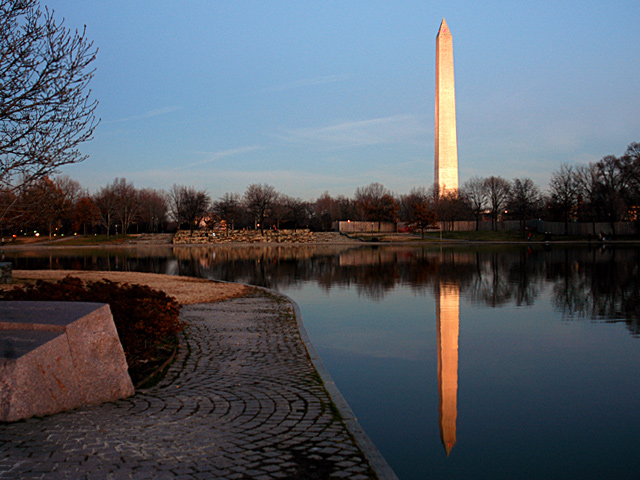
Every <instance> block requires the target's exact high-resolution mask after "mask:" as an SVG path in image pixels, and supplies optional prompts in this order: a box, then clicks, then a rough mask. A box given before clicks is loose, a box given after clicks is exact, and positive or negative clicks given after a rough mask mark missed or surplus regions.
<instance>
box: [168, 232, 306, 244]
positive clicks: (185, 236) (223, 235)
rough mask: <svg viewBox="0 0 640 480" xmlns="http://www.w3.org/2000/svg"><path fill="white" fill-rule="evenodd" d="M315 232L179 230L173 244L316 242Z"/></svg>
mask: <svg viewBox="0 0 640 480" xmlns="http://www.w3.org/2000/svg"><path fill="white" fill-rule="evenodd" d="M317 242H318V239H317V238H316V234H315V233H312V232H311V231H310V230H308V229H304V230H296V231H293V230H277V231H276V230H265V231H264V234H262V233H260V231H259V230H232V231H228V232H225V231H216V230H196V231H194V232H193V233H191V232H189V231H188V230H180V231H178V232H177V233H176V234H175V236H174V237H173V243H174V245H185V244H202V243H317Z"/></svg>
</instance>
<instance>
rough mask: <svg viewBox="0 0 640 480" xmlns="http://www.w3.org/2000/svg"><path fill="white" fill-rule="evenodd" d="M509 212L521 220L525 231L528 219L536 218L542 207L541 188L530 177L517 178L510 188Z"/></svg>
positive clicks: (521, 226)
mask: <svg viewBox="0 0 640 480" xmlns="http://www.w3.org/2000/svg"><path fill="white" fill-rule="evenodd" d="M507 208H508V210H509V214H510V215H513V216H514V217H516V218H517V219H518V221H519V222H520V230H521V231H522V232H524V228H525V224H526V221H527V220H529V219H530V218H534V217H535V216H537V215H538V213H539V212H540V209H541V208H542V195H541V193H540V189H539V188H538V187H537V186H536V185H535V184H534V183H533V180H531V179H530V178H516V179H515V180H514V181H513V183H512V184H511V188H510V189H509V198H508V200H507Z"/></svg>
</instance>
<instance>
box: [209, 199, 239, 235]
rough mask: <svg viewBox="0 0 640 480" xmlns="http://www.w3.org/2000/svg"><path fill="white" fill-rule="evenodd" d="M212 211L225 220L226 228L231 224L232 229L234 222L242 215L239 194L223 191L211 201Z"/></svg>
mask: <svg viewBox="0 0 640 480" xmlns="http://www.w3.org/2000/svg"><path fill="white" fill-rule="evenodd" d="M213 211H214V212H215V213H216V215H218V217H220V218H221V219H222V220H224V221H226V222H227V230H228V229H229V224H231V230H233V229H234V228H235V224H236V222H237V221H238V220H239V219H240V217H241V216H242V207H241V205H240V195H238V194H237V193H225V194H224V195H223V196H222V197H220V198H219V199H218V200H217V201H215V202H213Z"/></svg>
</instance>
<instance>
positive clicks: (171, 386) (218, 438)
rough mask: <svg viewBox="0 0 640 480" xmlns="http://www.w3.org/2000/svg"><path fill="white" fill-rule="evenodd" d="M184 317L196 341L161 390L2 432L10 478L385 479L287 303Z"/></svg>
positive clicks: (234, 303) (242, 303)
mask: <svg viewBox="0 0 640 480" xmlns="http://www.w3.org/2000/svg"><path fill="white" fill-rule="evenodd" d="M182 316H183V318H184V319H185V320H188V322H189V323H190V327H189V331H188V340H187V341H186V342H183V343H184V344H186V345H184V344H183V348H181V350H180V354H179V356H178V358H177V360H176V361H175V362H174V364H173V365H172V367H171V369H170V370H169V372H168V374H167V376H166V377H165V379H164V380H163V381H162V382H161V383H160V384H158V385H157V386H155V387H153V388H150V389H147V390H140V391H138V393H136V395H135V396H133V397H131V398H129V399H125V400H120V401H117V402H114V403H109V404H104V405H101V406H98V407H92V408H85V409H79V410H74V411H71V412H66V413H62V414H57V415H53V416H49V417H45V418H37V419H35V418H34V419H29V420H26V421H22V422H17V423H12V424H0V478H1V479H6V478H20V479H28V478H46V479H58V478H72V479H81V478H86V479H126V478H131V479H146V478H153V479H162V478H174V479H209V478H225V479H247V478H251V479H282V478H290V479H293V478H304V479H320V478H349V479H354V480H358V479H368V478H376V475H375V473H374V472H373V470H372V469H371V467H370V465H369V463H368V461H367V460H366V458H365V456H364V455H363V454H362V451H361V450H360V449H359V448H358V447H357V446H356V444H355V443H354V441H353V439H352V437H351V436H350V435H349V433H348V431H347V429H346V427H345V423H344V422H343V421H342V420H341V418H340V416H339V415H338V414H337V413H336V409H335V407H334V406H333V404H332V403H331V401H330V399H329V396H328V394H327V391H326V390H325V388H324V387H323V385H322V382H321V380H320V377H319V376H318V374H317V372H316V370H315V369H314V367H313V365H312V364H311V362H310V360H309V357H308V355H307V351H306V349H305V347H304V344H303V342H302V341H301V340H300V336H299V333H298V328H297V324H296V320H295V313H294V309H293V307H292V305H291V304H290V303H289V302H288V301H285V300H283V299H278V298H277V297H272V296H270V295H268V294H264V293H256V294H254V295H252V296H249V297H244V298H238V299H232V300H227V301H224V302H220V303H215V304H200V305H192V306H188V307H185V308H184V309H183V312H182ZM185 346H186V347H187V348H184V347H185Z"/></svg>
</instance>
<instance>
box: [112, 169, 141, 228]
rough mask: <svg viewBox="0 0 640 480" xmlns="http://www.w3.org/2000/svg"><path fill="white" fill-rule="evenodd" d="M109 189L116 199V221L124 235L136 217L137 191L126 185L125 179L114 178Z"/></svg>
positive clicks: (129, 184)
mask: <svg viewBox="0 0 640 480" xmlns="http://www.w3.org/2000/svg"><path fill="white" fill-rule="evenodd" d="M111 188H112V189H113V192H114V193H115V195H116V199H117V201H116V211H115V214H116V219H117V220H118V221H119V222H120V225H121V226H122V233H123V234H126V233H127V232H128V231H129V227H130V226H131V225H132V224H133V223H134V221H135V220H136V219H137V216H138V211H139V207H140V200H139V198H138V191H137V190H136V188H135V187H134V186H133V184H131V183H128V182H127V180H126V179H125V178H116V179H115V180H114V181H113V183H112V184H111ZM116 233H117V232H116Z"/></svg>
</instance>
